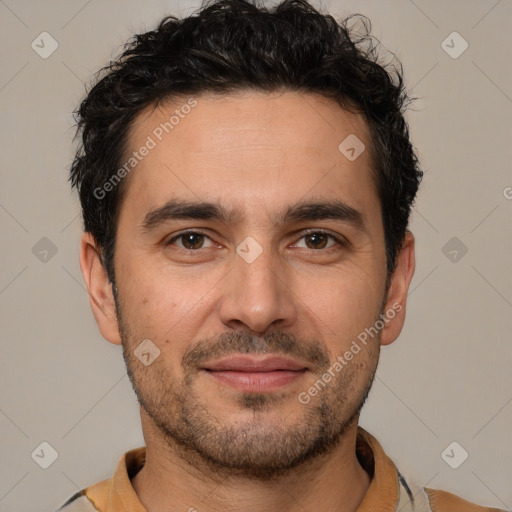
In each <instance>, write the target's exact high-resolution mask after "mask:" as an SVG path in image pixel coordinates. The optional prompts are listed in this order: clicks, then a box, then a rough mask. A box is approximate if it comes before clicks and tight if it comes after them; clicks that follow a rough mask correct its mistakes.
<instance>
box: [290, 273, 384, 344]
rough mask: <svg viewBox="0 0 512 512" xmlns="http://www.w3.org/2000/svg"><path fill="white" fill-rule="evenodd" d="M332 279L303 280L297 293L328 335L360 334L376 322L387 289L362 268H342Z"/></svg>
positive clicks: (310, 314)
mask: <svg viewBox="0 0 512 512" xmlns="http://www.w3.org/2000/svg"><path fill="white" fill-rule="evenodd" d="M333 274H334V273H333V272H331V273H330V276H329V278H326V279H323V280H317V281H316V283H315V284H313V285H312V283H311V282H307V283H303V285H302V287H301V288H302V289H301V291H300V292H298V293H297V296H298V297H300V298H301V302H302V304H303V306H302V309H304V310H305V311H306V314H307V315H308V317H309V319H310V321H311V322H313V323H314V324H315V325H317V326H318V328H319V330H320V332H323V333H324V334H325V335H326V336H327V337H328V338H335V339H337V340H338V341H341V340H347V339H348V338H350V337H351V336H357V334H358V333H359V332H361V330H364V328H365V327H367V326H369V325H371V324H373V323H374V322H375V320H376V318H377V317H378V315H379V313H380V307H381V302H382V300H383V289H382V290H380V289H379V290H377V287H376V286H375V277H373V278H372V276H369V275H368V273H366V272H362V271H361V270H360V269H357V268H353V269H351V271H350V272H347V271H346V270H344V271H340V272H339V273H338V276H339V277H337V278H334V279H333Z"/></svg>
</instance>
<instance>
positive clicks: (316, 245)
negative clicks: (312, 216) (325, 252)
mask: <svg viewBox="0 0 512 512" xmlns="http://www.w3.org/2000/svg"><path fill="white" fill-rule="evenodd" d="M301 240H304V241H305V243H304V245H302V246H301V245H298V246H299V247H305V248H306V249H313V250H315V249H316V250H322V249H329V248H331V247H333V246H334V245H336V244H338V245H341V244H340V242H339V241H338V240H337V238H336V237H334V236H333V235H331V234H329V233H324V232H323V231H312V232H310V233H307V234H305V235H304V236H303V237H302V238H301ZM329 240H332V241H333V243H331V244H330V245H328V244H329Z"/></svg>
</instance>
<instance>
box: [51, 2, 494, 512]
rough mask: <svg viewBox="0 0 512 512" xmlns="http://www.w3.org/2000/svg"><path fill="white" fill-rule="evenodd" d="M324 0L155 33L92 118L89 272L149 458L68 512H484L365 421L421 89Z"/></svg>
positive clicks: (84, 177)
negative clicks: (404, 466) (413, 474)
mask: <svg viewBox="0 0 512 512" xmlns="http://www.w3.org/2000/svg"><path fill="white" fill-rule="evenodd" d="M368 42H371V39H370V36H369V35H368V34H366V37H363V38H362V39H361V41H359V43H358V44H355V43H354V42H353V41H352V40H351V33H350V31H349V30H348V28H347V23H346V21H345V22H341V23H337V22H336V21H335V20H334V19H333V18H332V17H330V16H325V15H322V14H320V13H319V12H318V11H316V10H315V9H314V8H313V7H311V6H310V5H309V4H308V3H306V1H305V0H291V1H290V0H287V1H285V2H283V3H282V4H281V5H278V6H277V7H275V8H274V9H273V10H267V9H265V8H258V7H256V6H254V5H252V4H250V3H246V2H245V1H242V0H221V1H219V2H214V3H210V4H209V5H206V6H203V9H202V10H201V11H200V12H199V13H197V15H195V16H192V17H189V18H185V19H182V20H179V19H177V18H174V17H169V18H166V19H164V20H163V21H162V22H161V23H160V25H159V27H158V28H157V29H156V30H154V31H151V32H148V33H145V34H140V35H137V36H136V37H135V39H134V40H133V42H132V43H131V45H129V46H128V47H127V49H126V50H125V52H124V54H123V55H122V56H121V57H120V59H119V60H118V61H117V62H114V63H111V65H110V66H109V68H108V69H106V70H104V75H103V77H102V78H101V79H100V80H99V82H98V83H97V84H96V85H95V87H94V88H93V89H92V90H91V91H90V92H89V94H88V96H87V98H86V99H85V100H84V102H83V103H82V105H81V107H80V109H79V111H78V120H79V131H80V133H81V136H82V145H81V147H80V149H79V151H78V153H77V156H76V158H75V160H74V163H73V166H72V169H71V181H72V184H73V185H74V186H76V187H77V188H78V190H79V193H80V199H81V203H82V209H83V217H84V224H85V234H84V235H83V238H82V241H81V249H80V265H81V268H82V272H83V275H84V279H85V283H86V285H87V288H88V290H89V294H90V301H91V306H92V310H93V313H94V316H95V318H96V321H97V323H98V326H99V329H100V331H101V334H102V335H103V337H104V338H105V339H106V340H108V341H109V342H111V343H114V344H119V345H122V349H123V355H124V359H125V362H126V365H127V370H128V374H129V376H130V379H131V382H132V385H133V387H134V390H135V392H136V394H137V397H138V400H139V403H140V406H141V409H140V410H141V421H142V428H143V433H144V439H145V444H146V446H145V447H142V448H138V449H134V450H131V451H129V452H128V453H126V454H124V455H123V456H122V457H121V459H120V460H119V463H118V466H117V469H116V470H115V474H114V476H113V478H112V479H109V480H105V481H103V482H100V483H97V484H95V485H92V486H89V487H87V488H86V489H84V490H82V491H81V492H79V493H77V494H76V495H75V496H73V497H72V498H70V500H68V502H67V503H66V504H64V505H63V507H61V509H60V510H62V511H65V512H77V511H80V512H89V511H90V512H92V511H101V512H142V511H147V512H163V511H165V512H175V511H187V510H188V511H189V512H192V511H199V512H201V511H221V510H222V511H231V510H244V511H258V512H259V511H270V512H274V511H276V512H277V511H282V510H286V511H289V512H295V511H299V510H300V511H303V510H308V511H312V512H313V511H342V512H353V511H359V512H370V511H382V512H388V511H389V512H391V511H397V510H401V511H412V510H414V511H428V510H433V511H435V512H444V511H450V512H453V511H468V512H471V511H484V510H497V509H489V508H484V507H480V506H477V505H473V504H470V503H468V502H467V501H464V500H463V499H461V498H458V497H456V496H454V495H453V494H449V493H447V492H445V491H436V490H432V489H423V488H420V487H415V486H414V485H413V482H412V481H410V480H409V479H406V478H404V477H403V476H402V475H401V474H400V473H399V471H398V470H397V468H396V467H395V465H394V464H393V462H392V461H391V460H390V459H389V458H388V457H387V456H386V454H385V453H384V452H383V450H382V448H381V447H380V445H379V443H378V442H377V440H376V439H375V438H374V437H373V436H372V435H371V434H370V433H368V432H366V431H365V430H363V429H362V428H361V427H358V419H359V414H360V410H361V407H362V406H363V403H364V402H365V400H366V398H367V396H368V393H369V390H370V388H371V385H372V382H373V378H374V375H375V371H376V368H377V364H378V359H379V352H380V347H381V345H388V344H390V343H392V342H393V341H394V340H395V339H396V338H397V337H398V335H399V333H400V331H401V329H402V326H403V324H404V320H405V310H406V297H407V291H408V288H409V284H410V282H411V279H412V276H413V273H414V238H413V235H412V234H411V233H410V232H409V231H408V230H407V225H408V218H409V213H410V208H411V205H412V203H413V200H414V198H415V196H416V192H417V189H418V185H419V182H420V179H421V176H422V172H421V171H420V170H419V166H418V161H417V158H416V155H415V153H414V150H413V148H412V145H411V143H410V141H409V136H408V128H407V125H406V123H405V121H404V118H403V110H404V106H405V105H406V102H407V100H408V97H407V94H406V92H405V91H404V89H403V85H402V79H401V75H400V73H399V72H398V71H396V70H395V71H394V72H391V71H388V70H386V69H384V68H383V67H382V66H380V65H379V64H378V63H377V62H376V61H375V59H374V58H372V56H373V50H372V47H371V44H370V46H369V47H368V45H366V48H367V49H366V51H365V50H364V49H363V47H364V45H365V43H368Z"/></svg>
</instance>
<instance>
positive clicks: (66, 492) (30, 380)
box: [0, 0, 512, 512]
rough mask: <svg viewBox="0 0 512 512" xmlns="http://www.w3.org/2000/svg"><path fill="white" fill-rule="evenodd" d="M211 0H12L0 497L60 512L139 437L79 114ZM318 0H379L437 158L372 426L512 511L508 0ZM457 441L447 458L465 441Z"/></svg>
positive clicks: (448, 478)
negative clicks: (91, 274) (105, 327)
mask: <svg viewBox="0 0 512 512" xmlns="http://www.w3.org/2000/svg"><path fill="white" fill-rule="evenodd" d="M199 5H200V3H199V2H196V1H194V2H185V1H180V2H179V3H178V2H176V1H163V0H148V1H145V2H138V1H136V0H124V1H121V0H115V1H108V2H107V1H105V2H100V1H98V0H89V1H84V0H81V1H69V0H68V1H64V0H61V1H57V0H51V1H45V2H35V1H27V0H17V1H15V0H0V38H1V44H2V53H1V56H2V65H1V68H0V72H1V78H0V109H1V112H2V126H1V137H0V141H1V144H2V147H1V153H0V155H1V165H2V173H1V188H0V221H1V226H2V265H1V269H0V311H1V322H2V359H1V369H0V390H1V397H0V428H1V432H2V457H1V462H0V472H1V473H0V510H1V511H2V512H7V511H8V512H28V511H38V512H50V511H52V510H54V509H55V508H56V507H57V506H58V505H61V504H62V503H63V501H65V499H67V497H69V496H70V495H71V494H73V493H74V492H76V491H77V490H79V489H81V488H83V487H85V486H86V485H89V484H92V483H94V482H97V481H99V480H102V479H105V478H108V477H110V476H111V475H112V473H113V471H114V468H115V465H116V463H117V460H118V458H119V457H120V455H121V454H122V453H123V452H125V451H127V450H129V449H131V448H134V447H137V446H141V445H142V444H143V438H142V433H141V429H140V423H139V415H138V407H137V403H136V400H135V397H134V394H133V392H132V390H131V386H130V383H129V380H128V378H127V376H126V375H125V369H124V363H123V361H122V357H121V349H120V347H118V346H113V345H111V344H109V343H107V342H105V341H104V340H102V338H101V336H100V334H99V332H98V330H97V327H96V324H95V322H94V319H93V316H92V313H91V312H90V308H89V303H88V296H87V293H86V292H85V289H84V285H83V281H82V276H81V273H80V269H79V265H78V243H79V237H80V234H81V220H80V217H79V205H78V199H77V197H76V196H75V195H74V194H73V193H72V192H71V191H70V189H69V185H68V183H67V169H68V166H69V164H70V161H71V158H72V154H73V146H72V136H73V127H72V115H71V112H72V111H73V110H74V108H75V107H76V106H77V104H78V102H79V100H80V99H81V98H82V96H83V94H84V85H83V84H84V83H85V82H87V81H89V80H90V78H91V76H92V74H93V73H94V72H95V71H97V70H98V69H99V68H100V67H101V66H103V65H105V64H106V63H107V62H108V60H109V59H110V58H112V57H114V56H115V55H116V54H117V53H118V50H119V49H120V45H121V44H122V43H123V42H124V41H125V40H126V39H127V38H128V37H130V35H132V34H133V33H134V32H141V31H144V30H148V29H151V28H153V27H154V25H155V23H156V22H157V21H158V20H159V19H160V18H161V17H162V16H163V15H164V14H170V13H172V14H182V15H186V14H190V13H191V11H192V10H193V8H196V7H198V6H199ZM315 5H317V6H318V5H319V4H318V3H316V4H315ZM322 5H323V6H324V7H325V8H326V9H327V10H329V11H330V12H331V13H332V14H334V15H335V16H341V15H344V14H348V13H351V12H360V13H363V14H365V15H367V16H369V17H370V19H371V20H372V23H373V30H374V34H375V36H376V37H377V38H378V39H379V40H380V41H381V42H382V44H383V45H384V46H385V47H386V48H388V49H389V50H392V51H394V52H395V53H396V55H397V57H398V58H399V59H400V60H401V61H402V62H403V64H404V69H405V79H406V84H407V85H408V87H409V88H410V89H411V91H412V94H413V95H415V96H418V97H419V98H420V99H419V100H418V101H417V102H416V105H415V110H414V111H411V112H409V114H408V120H409V123H410V127H411V134H412V138H413V141H414V144H415V146H416V147H417V148H418V152H419V156H420V158H421V162H422V166H423V169H424V170H425V179H424V182H423V185H422V189H421V192H420V194H419V197H418V200H417V204H416V208H415V210H414V215H413V219H412V224H411V229H412V230H413V232H414V233H415V235H416V238H417V269H416V275H415V278H414V281H413V283H412V286H411V292H410V295H409V304H408V315H407V321H406V326H405V329H404V331H403V333H402V335H401V337H400V338H399V340H398V341H397V342H395V343H394V344H393V345H391V346H389V347H384V348H383V351H382V358H381V362H380V365H379V370H378V372H377V378H376V381H375V384H374V387H373V390H372V392H371V394H370V398H369V401H368V403H367V405H366V406H365V409H364V412H363V415H362V418H361V425H362V426H363V427H365V428H367V429H368V430H369V431H370V432H371V433H373V434H374V435H375V436H376V437H377V439H378V440H379V441H380V442H381V444H382V445H383V447H384V449H385V450H386V451H387V452H388V454H389V455H390V456H391V458H392V459H393V460H394V461H395V463H396V464H397V465H398V467H399V468H400V469H401V471H402V472H403V473H405V474H406V475H409V476H410V477H412V479H413V480H414V481H415V482H416V483H418V484H421V485H428V486H429V487H433V488H444V489H448V490H450V491H451V492H454V493H457V494H460V495H462V496H463V497H465V498H466V499H468V500H470V501H475V502H478V503H481V504H487V505H492V506H496V507H500V508H506V509H510V507H512V465H511V460H512V443H511V442H510V439H511V425H512V372H511V367H512V344H511V339H510V318H511V313H512V273H511V271H510V262H511V260H512V236H511V235H512V232H511V228H510V226H511V218H512V200H511V199H512V188H510V187H512V173H511V170H510V162H511V160H512V151H511V145H512V144H511V129H510V120H511V114H512V85H511V67H510V55H511V54H512V38H511V35H510V32H511V30H510V27H511V22H512V2H511V1H510V0H501V1H497V0H481V1H476V0H473V1H450V2H445V1H441V0H436V1H425V0H415V1H412V0H395V1H382V0H372V1H370V0H367V1H359V2H356V1H343V2H342V1H339V0H331V1H327V0H326V1H324V2H323V4H322ZM44 31H46V32H48V33H50V34H51V36H52V37H53V38H54V39H55V40H56V41H57V42H58V45H59V46H58V49H57V50H56V51H55V52H54V53H53V54H52V55H51V56H49V57H48V58H46V59H43V58H41V57H40V56H39V54H38V53H36V51H34V50H33V49H32V47H31V43H32V41H33V40H36V42H37V41H40V38H39V39H38V36H39V34H41V33H42V32H44ZM454 31H457V32H458V33H460V34H461V36H462V37H463V38H464V40H465V41H467V43H468V44H469V47H468V49H467V50H466V51H465V52H464V53H462V54H461V55H460V56H458V58H452V57H451V56H450V55H449V54H448V53H447V52H446V51H445V49H444V48H443V46H442V42H443V41H444V40H445V39H446V38H447V37H448V36H449V35H450V34H451V33H452V32H454ZM45 37H46V36H45ZM39 44H40V46H42V44H41V43H39ZM446 44H447V45H448V46H452V47H453V48H451V49H450V51H451V52H452V53H453V52H458V51H460V49H461V48H462V46H461V44H462V41H461V40H459V39H453V37H452V38H451V39H450V38H448V40H447V42H446V43H445V45H446ZM49 47H50V46H49V40H46V43H45V48H46V50H48V48H49ZM43 237H46V238H47V239H49V240H50V241H51V244H50V243H49V242H48V240H46V239H45V240H43V241H40V240H41V239H42V238H43ZM453 237H456V238H457V239H456V240H455V241H452V242H451V244H450V245H448V246H447V247H446V244H447V243H448V241H449V240H450V239H452V238H453ZM36 244H39V245H36ZM34 246H35V249H33V248H34ZM53 246H54V247H53ZM464 247H466V248H467V253H465V254H464V250H465V249H464ZM52 248H53V252H55V249H56V251H57V252H56V253H55V254H52ZM443 248H444V249H443ZM45 250H46V251H48V252H47V253H45V252H44V251H45ZM453 251H455V252H453ZM43 441H46V442H48V443H49V444H50V445H51V446H52V447H53V448H54V449H55V450H56V451H57V452H58V458H57V459H56V460H55V462H54V463H53V464H52V465H51V466H50V467H49V468H48V469H42V468H41V467H40V466H39V465H38V464H37V463H36V461H35V460H34V459H33V458H32V457H31V453H33V452H34V450H35V449H36V448H37V447H38V446H39V445H40V443H41V442H43ZM453 441H457V442H458V443H459V444H460V445H461V446H462V447H463V448H464V449H465V450H466V451H467V452H468V453H469V457H468V458H467V460H466V461H465V462H464V463H463V464H461V465H460V466H459V467H458V468H457V469H452V467H450V466H449V465H448V464H447V463H446V462H445V460H443V457H442V456H441V454H442V452H443V451H444V450H445V448H446V447H447V446H448V445H450V443H452V442H453ZM36 453H39V454H40V457H39V459H37V457H34V458H35V459H36V460H39V461H43V459H44V458H45V457H46V458H47V457H49V451H48V449H46V452H44V449H43V452H41V451H40V449H39V451H37V450H36ZM41 453H44V456H42V455H41ZM448 453H449V455H450V460H451V462H452V464H453V463H454V462H453V461H455V462H457V460H459V461H460V457H461V454H462V453H463V452H462V451H461V449H460V448H458V447H456V448H455V449H454V451H453V452H451V451H448ZM47 461H48V459H47ZM310 512H313V511H310Z"/></svg>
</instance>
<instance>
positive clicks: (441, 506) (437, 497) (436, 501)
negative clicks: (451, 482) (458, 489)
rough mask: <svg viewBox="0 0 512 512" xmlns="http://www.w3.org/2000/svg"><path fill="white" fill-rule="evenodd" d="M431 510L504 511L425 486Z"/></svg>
mask: <svg viewBox="0 0 512 512" xmlns="http://www.w3.org/2000/svg"><path fill="white" fill-rule="evenodd" d="M424 490H425V493H426V494H427V496H428V499H429V502H430V507H431V509H432V512H459V511H460V512H504V511H503V510H502V509H498V508H489V507H482V506H480V505H475V504H474V503H470V502H469V501H466V500H464V499H462V498H460V497H459V496H456V495H455V494H452V493H450V492H446V491H440V490H436V489H428V488H427V487H425V489H424Z"/></svg>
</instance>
